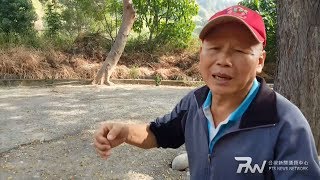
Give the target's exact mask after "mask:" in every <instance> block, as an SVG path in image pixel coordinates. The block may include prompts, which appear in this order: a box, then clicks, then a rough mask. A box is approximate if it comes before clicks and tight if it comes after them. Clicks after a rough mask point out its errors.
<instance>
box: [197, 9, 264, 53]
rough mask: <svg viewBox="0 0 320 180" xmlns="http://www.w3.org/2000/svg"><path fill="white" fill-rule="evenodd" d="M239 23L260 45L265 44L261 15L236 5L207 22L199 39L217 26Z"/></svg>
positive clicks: (218, 13) (202, 38)
mask: <svg viewBox="0 0 320 180" xmlns="http://www.w3.org/2000/svg"><path fill="white" fill-rule="evenodd" d="M227 22H240V23H242V24H244V25H245V26H246V27H247V28H248V29H249V30H250V31H251V32H252V34H253V35H254V37H255V38H256V39H257V40H258V41H259V42H261V43H263V47H265V46H266V44H267V36H266V29H265V25H264V22H263V19H262V17H261V15H260V14H259V13H258V12H256V11H253V10H251V9H249V8H247V7H244V6H241V5H236V6H231V7H229V8H227V9H224V10H222V11H219V12H217V13H216V14H214V15H213V16H212V17H211V18H210V19H209V21H208V23H207V24H206V25H205V26H204V27H203V29H202V30H201V32H200V35H199V38H200V39H201V40H204V38H205V36H206V35H207V34H208V33H209V31H210V30H211V29H212V28H214V27H217V25H219V24H223V23H227Z"/></svg>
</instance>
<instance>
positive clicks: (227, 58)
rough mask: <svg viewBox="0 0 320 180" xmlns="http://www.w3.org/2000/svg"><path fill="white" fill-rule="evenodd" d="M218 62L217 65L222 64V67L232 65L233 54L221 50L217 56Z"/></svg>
mask: <svg viewBox="0 0 320 180" xmlns="http://www.w3.org/2000/svg"><path fill="white" fill-rule="evenodd" d="M216 63H217V65H219V66H222V67H232V63H231V54H230V53H225V52H221V53H220V54H219V56H218V58H217V62H216Z"/></svg>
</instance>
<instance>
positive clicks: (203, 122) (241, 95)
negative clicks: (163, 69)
mask: <svg viewBox="0 0 320 180" xmlns="http://www.w3.org/2000/svg"><path fill="white" fill-rule="evenodd" d="M200 39H201V40H202V45H201V48H200V64H199V67H200V73H201V75H202V78H203V80H204V81H205V83H206V86H204V87H201V88H198V89H196V90H194V91H192V92H190V93H189V94H188V95H186V96H185V97H184V98H183V99H182V100H181V101H180V102H179V103H178V104H177V105H176V107H175V108H174V109H173V110H172V112H171V113H169V114H167V115H165V116H163V117H161V118H157V119H156V120H155V121H154V122H151V123H150V124H142V125H123V124H108V123H105V124H103V125H102V126H101V127H100V129H98V130H97V131H96V133H95V138H94V139H95V140H94V141H95V143H94V144H95V147H96V149H97V152H98V153H99V154H100V155H101V157H103V158H108V157H109V156H110V155H111V149H112V148H114V147H116V146H118V145H119V144H121V143H124V142H126V143H128V144H131V145H135V146H138V147H141V148H145V149H148V148H154V147H162V148H178V147H180V146H181V145H183V144H185V147H186V150H187V153H188V160H189V167H190V175H191V179H232V180H235V179H254V180H256V179H310V180H311V179H312V180H314V179H320V167H319V162H318V156H317V151H316V148H315V143H314V138H313V136H312V132H311V130H310V127H309V124H308V122H307V121H306V119H305V117H304V116H303V115H302V113H301V112H300V110H299V109H298V108H297V107H296V106H295V105H293V104H292V103H290V102H289V101H288V100H287V99H285V98H284V97H283V96H281V95H280V94H278V93H276V92H274V91H273V90H272V89H270V88H269V87H268V86H267V85H266V83H265V81H264V80H263V79H262V78H259V77H257V74H258V73H260V72H261V71H262V68H263V66H264V61H265V58H266V52H265V51H264V47H265V45H266V32H265V26H264V23H263V20H262V17H261V16H260V15H259V14H258V13H257V12H255V11H252V10H250V9H248V8H246V7H243V6H239V5H237V6H232V7H230V8H227V9H225V10H222V11H220V12H218V13H216V14H215V15H213V16H212V17H211V18H210V19H209V21H208V23H207V24H206V25H205V27H204V28H203V30H202V31H201V33H200Z"/></svg>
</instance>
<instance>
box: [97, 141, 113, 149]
mask: <svg viewBox="0 0 320 180" xmlns="http://www.w3.org/2000/svg"><path fill="white" fill-rule="evenodd" d="M94 146H95V147H96V148H97V149H99V150H101V151H106V150H109V149H111V146H110V145H106V144H101V143H99V142H98V141H97V140H96V139H94Z"/></svg>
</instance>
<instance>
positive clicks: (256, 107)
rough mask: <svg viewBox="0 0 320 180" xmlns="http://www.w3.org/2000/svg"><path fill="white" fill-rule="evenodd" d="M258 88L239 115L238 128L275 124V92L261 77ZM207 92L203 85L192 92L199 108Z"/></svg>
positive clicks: (207, 88) (258, 78)
mask: <svg viewBox="0 0 320 180" xmlns="http://www.w3.org/2000/svg"><path fill="white" fill-rule="evenodd" d="M257 80H258V81H259V82H260V84H261V85H260V88H259V91H258V93H257V95H256V97H255V98H254V99H253V100H252V102H251V104H250V105H249V107H248V109H247V110H246V111H245V112H244V114H243V115H242V117H241V122H240V126H239V128H240V129H244V128H252V127H257V126H264V125H269V124H276V123H278V122H279V120H278V118H277V107H276V93H275V92H274V91H273V90H272V89H271V88H270V87H269V86H268V85H267V84H266V82H265V80H264V79H263V78H260V77H257ZM208 92H209V87H208V86H203V87H201V88H199V89H197V90H196V91H195V92H194V95H195V97H196V100H197V103H198V107H199V108H201V107H202V105H203V103H204V101H205V100H206V97H207V94H208Z"/></svg>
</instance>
